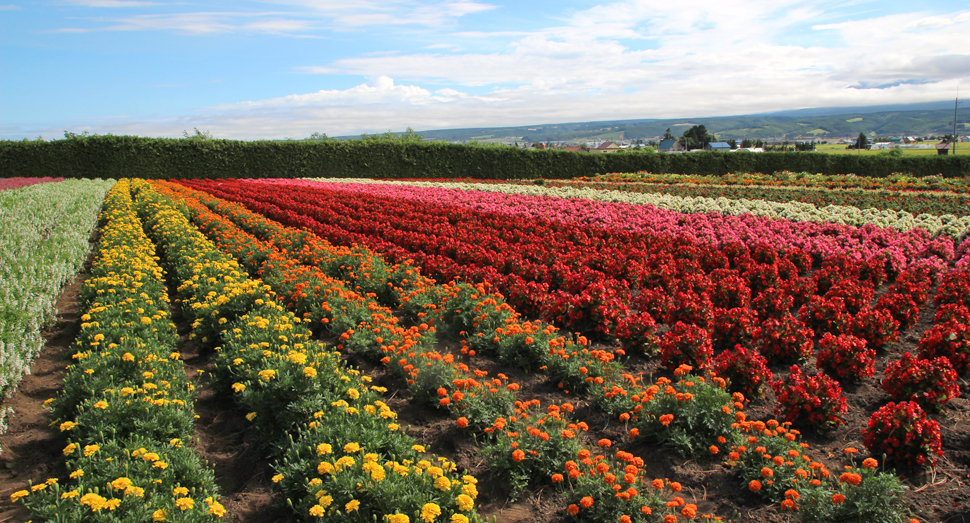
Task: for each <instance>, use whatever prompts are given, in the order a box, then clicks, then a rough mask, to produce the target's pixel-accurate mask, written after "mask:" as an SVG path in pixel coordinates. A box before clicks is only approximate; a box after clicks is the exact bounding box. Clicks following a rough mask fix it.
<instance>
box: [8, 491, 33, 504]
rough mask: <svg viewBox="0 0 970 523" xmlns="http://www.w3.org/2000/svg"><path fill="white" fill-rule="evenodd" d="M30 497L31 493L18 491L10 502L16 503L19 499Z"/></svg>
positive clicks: (11, 497)
mask: <svg viewBox="0 0 970 523" xmlns="http://www.w3.org/2000/svg"><path fill="white" fill-rule="evenodd" d="M29 495H30V492H28V491H26V490H18V491H17V492H14V493H13V494H11V495H10V502H11V503H16V502H17V500H18V499H20V498H22V497H25V496H29Z"/></svg>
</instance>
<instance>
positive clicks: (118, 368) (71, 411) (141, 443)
mask: <svg viewBox="0 0 970 523" xmlns="http://www.w3.org/2000/svg"><path fill="white" fill-rule="evenodd" d="M100 221H101V231H102V233H101V241H100V243H99V244H98V249H97V254H96V256H95V259H94V262H93V263H92V267H91V277H90V278H89V279H88V280H86V281H85V284H84V287H83V289H82V291H81V299H82V301H83V302H84V303H85V310H86V313H85V314H84V315H82V317H81V321H82V323H81V331H80V334H79V335H78V337H77V340H76V341H75V346H76V348H77V352H75V353H74V355H73V357H72V359H73V360H74V361H75V362H74V363H73V364H72V365H71V366H70V367H69V368H68V374H67V376H66V377H65V379H64V387H63V390H62V391H61V392H60V393H59V394H58V396H57V397H56V398H53V399H52V400H50V401H49V404H50V408H51V411H52V418H53V419H54V421H53V423H52V426H53V427H56V428H57V430H58V431H59V432H60V433H61V434H62V435H63V436H64V437H66V440H67V441H66V443H67V445H66V446H65V447H64V449H63V454H64V457H65V459H66V461H67V468H68V470H70V474H69V477H70V482H69V483H68V484H63V485H62V484H59V483H58V481H57V479H56V478H52V479H49V480H47V481H46V482H45V483H40V484H37V485H31V486H30V487H29V489H28V490H22V491H19V492H16V493H14V494H13V495H12V496H11V500H13V501H17V500H21V501H22V502H24V503H26V504H27V506H28V508H29V509H30V510H31V512H32V513H33V515H34V516H35V517H36V518H37V519H38V520H42V521H51V522H87V521H112V522H115V521H117V522H131V523H144V522H146V521H185V522H205V521H215V520H216V519H218V518H221V517H223V516H224V515H225V509H224V508H223V507H222V505H221V504H220V503H219V502H218V501H216V496H217V489H216V485H215V479H214V476H213V474H212V471H211V470H209V469H208V468H207V467H205V466H204V465H203V464H202V463H201V460H200V459H199V458H198V456H197V455H196V454H195V453H194V451H193V449H191V448H190V447H189V446H187V443H188V442H189V441H191V438H192V423H193V421H194V412H193V395H194V393H193V391H194V389H195V387H194V385H193V383H192V382H191V381H190V380H189V379H188V378H187V376H186V374H185V369H184V367H183V365H182V362H181V360H180V353H179V352H178V348H177V345H176V344H177V341H178V335H177V333H176V330H175V325H174V324H173V323H172V322H171V321H170V320H169V318H168V316H169V299H168V294H167V292H166V288H165V281H164V279H163V273H162V269H161V267H159V265H158V263H157V261H156V258H155V257H154V253H155V246H154V245H153V244H152V242H151V241H150V240H149V239H148V238H147V237H146V236H145V233H144V232H143V231H142V224H141V221H140V220H139V219H138V217H137V216H136V214H135V212H134V210H133V209H132V202H131V197H130V194H129V186H128V183H127V181H125V180H122V181H120V182H118V183H117V184H116V185H115V186H114V187H113V188H112V189H111V191H110V192H109V193H108V194H107V197H106V199H105V202H104V210H103V211H102V213H101V220H100Z"/></svg>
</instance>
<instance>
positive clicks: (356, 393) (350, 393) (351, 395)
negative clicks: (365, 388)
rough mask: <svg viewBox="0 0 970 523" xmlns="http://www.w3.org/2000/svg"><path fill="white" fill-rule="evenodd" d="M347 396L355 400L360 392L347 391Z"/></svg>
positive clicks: (354, 390)
mask: <svg viewBox="0 0 970 523" xmlns="http://www.w3.org/2000/svg"><path fill="white" fill-rule="evenodd" d="M347 396H350V399H352V400H355V399H357V398H359V397H360V391H358V390H357V389H347Z"/></svg>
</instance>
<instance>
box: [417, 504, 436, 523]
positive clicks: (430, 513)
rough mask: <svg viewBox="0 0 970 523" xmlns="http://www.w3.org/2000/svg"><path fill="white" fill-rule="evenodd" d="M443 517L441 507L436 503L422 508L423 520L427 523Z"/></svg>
mask: <svg viewBox="0 0 970 523" xmlns="http://www.w3.org/2000/svg"><path fill="white" fill-rule="evenodd" d="M440 515H441V507H439V506H438V505H436V504H434V503H425V504H424V506H423V507H421V519H423V520H424V521H425V522H426V523H431V522H432V521H434V519H435V518H436V517H438V516H440Z"/></svg>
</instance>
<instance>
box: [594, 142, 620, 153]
mask: <svg viewBox="0 0 970 523" xmlns="http://www.w3.org/2000/svg"><path fill="white" fill-rule="evenodd" d="M619 150H620V146H619V145H616V144H615V143H613V142H603V143H601V144H599V145H597V146H596V147H594V148H591V149H590V150H589V152H591V153H615V152H616V151H619Z"/></svg>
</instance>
